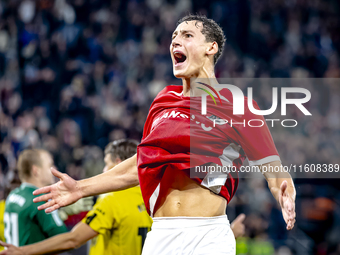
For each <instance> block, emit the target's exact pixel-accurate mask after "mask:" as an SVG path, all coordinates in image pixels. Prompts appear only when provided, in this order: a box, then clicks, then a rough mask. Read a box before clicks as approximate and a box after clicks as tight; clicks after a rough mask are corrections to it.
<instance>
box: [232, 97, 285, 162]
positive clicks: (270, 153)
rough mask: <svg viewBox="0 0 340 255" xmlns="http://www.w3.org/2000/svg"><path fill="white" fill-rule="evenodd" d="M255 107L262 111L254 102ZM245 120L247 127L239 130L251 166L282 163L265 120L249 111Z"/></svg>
mask: <svg viewBox="0 0 340 255" xmlns="http://www.w3.org/2000/svg"><path fill="white" fill-rule="evenodd" d="M253 105H254V108H255V109H258V110H259V109H260V108H259V106H258V105H257V103H256V102H255V101H254V100H253ZM244 119H245V125H244V126H243V127H241V128H240V129H239V135H240V138H239V142H240V145H241V147H242V149H243V150H244V152H245V154H246V156H247V158H248V160H249V165H250V166H257V165H262V164H266V163H270V162H273V161H277V160H278V161H280V157H279V153H278V152H277V149H276V147H275V144H274V141H273V137H272V135H271V134H270V131H269V128H268V125H267V123H266V120H265V118H264V117H263V116H262V115H255V114H253V113H251V112H250V111H249V110H248V111H247V112H246V115H245V117H244ZM238 126H240V125H238Z"/></svg>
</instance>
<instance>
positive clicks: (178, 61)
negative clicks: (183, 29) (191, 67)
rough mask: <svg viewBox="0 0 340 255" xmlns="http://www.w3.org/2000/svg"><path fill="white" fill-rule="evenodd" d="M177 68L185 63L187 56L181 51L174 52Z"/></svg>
mask: <svg viewBox="0 0 340 255" xmlns="http://www.w3.org/2000/svg"><path fill="white" fill-rule="evenodd" d="M174 59H175V66H179V65H181V64H183V63H184V62H185V60H186V59H187V56H185V54H184V53H183V52H181V51H178V50H176V51H174Z"/></svg>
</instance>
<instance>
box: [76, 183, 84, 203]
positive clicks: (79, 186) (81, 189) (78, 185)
mask: <svg viewBox="0 0 340 255" xmlns="http://www.w3.org/2000/svg"><path fill="white" fill-rule="evenodd" d="M84 181H85V180H81V181H76V195H77V201H78V200H79V199H82V198H83V197H86V196H87V195H86V186H85V185H84Z"/></svg>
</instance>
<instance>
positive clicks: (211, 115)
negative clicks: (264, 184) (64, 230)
mask: <svg viewBox="0 0 340 255" xmlns="http://www.w3.org/2000/svg"><path fill="white" fill-rule="evenodd" d="M219 94H220V97H221V99H222V105H221V104H220V102H219V101H218V103H217V104H216V103H214V102H213V100H212V99H211V98H209V97H207V114H206V115H202V114H201V97H185V96H183V87H182V86H174V85H171V86H167V87H166V88H165V89H163V90H162V91H161V92H160V93H159V94H158V95H157V97H156V98H155V100H154V101H153V103H152V105H151V107H150V111H149V114H148V117H147V120H146V123H145V126H144V131H143V138H142V141H141V143H140V144H139V146H138V149H137V165H138V176H139V182H140V187H141V190H142V195H143V199H144V202H145V205H146V208H147V210H148V212H149V214H150V215H151V216H153V214H154V209H155V208H156V207H157V201H159V194H160V190H161V188H162V187H161V181H162V182H164V181H166V180H162V178H163V174H164V172H165V171H172V170H173V169H177V170H181V171H184V172H185V173H186V175H187V176H189V177H190V178H192V179H194V180H195V181H197V183H199V184H200V185H202V186H205V187H207V188H209V189H211V190H212V191H213V192H215V193H216V194H218V195H220V196H222V197H224V198H225V199H226V200H227V201H228V202H229V201H230V200H231V198H232V197H233V196H234V194H235V192H236V189H237V185H238V174H237V173H233V172H229V173H225V174H222V175H219V176H218V177H216V176H215V175H211V173H202V172H201V173H199V174H198V173H197V172H196V170H197V167H198V168H199V166H207V165H210V164H211V163H214V164H217V165H219V166H234V168H236V169H239V168H240V167H241V166H242V164H243V161H244V160H245V159H246V157H247V158H248V160H249V163H250V165H260V164H265V163H269V162H272V161H275V160H280V158H279V155H278V152H277V150H276V148H275V145H274V142H273V139H272V136H271V134H270V132H269V130H268V126H267V124H266V122H265V120H264V118H263V116H258V115H254V114H253V113H251V112H250V111H249V109H248V106H247V98H245V108H244V109H245V113H244V115H233V107H232V103H233V97H232V94H231V92H230V91H229V90H228V89H222V90H220V91H219ZM253 105H254V107H255V108H257V109H259V108H258V106H257V104H256V102H255V101H253ZM251 119H256V120H257V121H254V122H253V123H251V125H248V121H249V120H251ZM214 120H215V121H214ZM259 120H262V121H263V122H264V125H262V126H261V127H259V126H260V125H259V122H260V121H259ZM226 121H228V123H226ZM231 123H232V124H231ZM255 125H257V126H258V127H252V126H255ZM202 174H203V176H202Z"/></svg>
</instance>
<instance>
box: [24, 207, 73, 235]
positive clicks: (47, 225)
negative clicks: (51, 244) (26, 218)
mask: <svg viewBox="0 0 340 255" xmlns="http://www.w3.org/2000/svg"><path fill="white" fill-rule="evenodd" d="M41 204H42V203H41ZM39 205H40V204H38V205H37V204H33V206H32V214H31V218H32V220H34V221H36V222H38V224H39V226H40V227H41V229H42V231H43V232H44V234H45V235H46V236H48V237H51V236H55V235H58V234H62V233H65V232H67V228H66V226H65V224H64V222H63V221H62V220H61V219H60V217H59V214H58V211H53V212H52V213H45V211H44V210H41V211H39V210H38V209H37V207H38V206H39Z"/></svg>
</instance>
